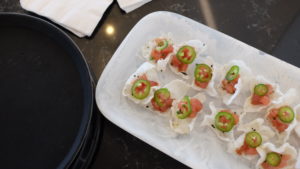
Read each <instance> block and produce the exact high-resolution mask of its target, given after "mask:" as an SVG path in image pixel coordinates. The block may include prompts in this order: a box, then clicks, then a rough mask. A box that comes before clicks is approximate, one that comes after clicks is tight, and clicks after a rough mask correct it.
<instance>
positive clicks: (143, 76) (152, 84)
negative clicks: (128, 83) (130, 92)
mask: <svg viewBox="0 0 300 169" xmlns="http://www.w3.org/2000/svg"><path fill="white" fill-rule="evenodd" d="M138 79H143V80H148V78H147V76H146V74H143V75H142V76H140V77H139V78H138ZM138 79H137V80H138ZM148 81H149V82H150V86H151V87H153V86H158V85H159V84H158V83H157V82H155V81H151V80H148Z"/></svg>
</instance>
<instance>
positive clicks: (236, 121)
mask: <svg viewBox="0 0 300 169" xmlns="http://www.w3.org/2000/svg"><path fill="white" fill-rule="evenodd" d="M221 112H228V113H231V114H232V116H233V118H234V124H238V123H239V121H240V120H239V116H238V115H237V114H235V113H233V112H232V111H231V110H228V109H225V110H221ZM226 122H227V121H226Z"/></svg>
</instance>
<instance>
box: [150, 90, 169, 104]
mask: <svg viewBox="0 0 300 169" xmlns="http://www.w3.org/2000/svg"><path fill="white" fill-rule="evenodd" d="M170 97H171V94H170V92H169V90H168V89H167V88H160V89H158V90H156V91H155V93H154V101H155V102H156V103H157V105H158V106H160V107H162V106H164V100H166V99H169V98H170Z"/></svg>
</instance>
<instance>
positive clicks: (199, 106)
mask: <svg viewBox="0 0 300 169" xmlns="http://www.w3.org/2000/svg"><path fill="white" fill-rule="evenodd" d="M191 106H192V113H191V114H190V115H189V117H190V118H194V117H196V115H197V113H198V112H199V111H200V110H201V109H202V107H203V105H202V103H201V102H200V101H199V100H198V99H191Z"/></svg>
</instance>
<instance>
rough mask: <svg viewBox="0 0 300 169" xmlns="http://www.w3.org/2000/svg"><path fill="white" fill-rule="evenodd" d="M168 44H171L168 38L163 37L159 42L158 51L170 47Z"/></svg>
mask: <svg viewBox="0 0 300 169" xmlns="http://www.w3.org/2000/svg"><path fill="white" fill-rule="evenodd" d="M168 45H169V42H168V40H166V39H162V40H161V41H159V42H158V43H157V46H156V50H158V51H161V50H164V49H165V48H167V47H168Z"/></svg>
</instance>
